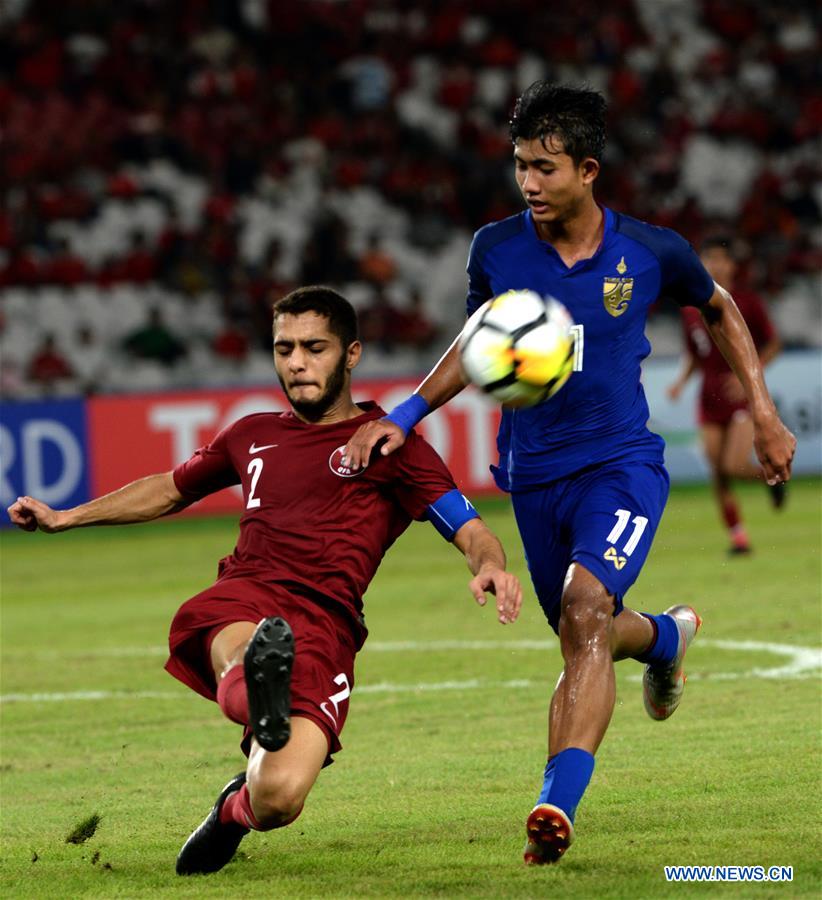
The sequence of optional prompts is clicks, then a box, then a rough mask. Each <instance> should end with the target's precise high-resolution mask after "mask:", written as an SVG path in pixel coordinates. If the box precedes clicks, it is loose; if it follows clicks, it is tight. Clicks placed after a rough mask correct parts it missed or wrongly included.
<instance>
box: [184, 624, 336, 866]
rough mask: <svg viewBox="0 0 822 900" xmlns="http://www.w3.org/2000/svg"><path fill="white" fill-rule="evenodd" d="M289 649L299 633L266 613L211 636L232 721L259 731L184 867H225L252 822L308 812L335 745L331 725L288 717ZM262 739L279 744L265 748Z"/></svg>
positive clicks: (259, 824) (188, 847) (196, 835)
mask: <svg viewBox="0 0 822 900" xmlns="http://www.w3.org/2000/svg"><path fill="white" fill-rule="evenodd" d="M289 653H290V654H291V656H293V640H292V638H291V632H290V629H289V628H288V626H287V624H286V623H285V622H284V621H283V620H282V619H264V620H263V621H262V622H261V623H260V624H259V625H255V624H254V623H253V622H235V623H233V624H231V625H228V626H227V627H226V628H224V629H222V631H220V632H219V633H218V635H217V636H216V637H215V639H214V641H213V642H212V645H211V661H212V666H213V668H214V672H215V675H216V677H217V679H218V690H217V699H218V702H219V704H220V707H221V709H222V710H223V712H224V713H225V715H226V716H227V717H228V718H229V719H231V720H232V721H235V722H239V723H240V724H245V725H249V724H250V725H251V726H252V728H253V730H254V732H255V737H254V739H253V741H252V743H251V750H250V753H249V760H248V768H247V770H246V772H243V773H240V774H239V775H237V776H235V778H233V779H232V780H231V781H230V782H229V783H228V784H227V785H226V786H225V788H224V789H223V790H222V792H221V793H220V795H219V797H218V798H217V802H216V803H215V805H214V807H213V808H212V810H211V812H210V813H209V814H208V816H207V817H206V819H205V820H204V821H203V822H202V824H201V825H200V826H199V827H198V828H197V829H196V830H195V831H194V832H193V833H192V835H191V836H190V837H189V839H188V840H187V841H186V843H185V845H184V846H183V848H182V850H181V851H180V854H179V856H178V858H177V872H178V874H181V875H189V874H194V873H202V872H215V871H217V870H218V869H221V868H222V867H223V866H224V865H225V864H226V863H227V862H229V860H230V859H231V858H232V857H233V855H234V853H235V851H236V849H237V847H238V846H239V843H240V841H241V840H242V838H243V837H244V836H245V835H246V834H248V831H249V829H254V830H258V831H268V830H270V829H272V828H281V827H283V826H284V825H288V824H290V823H291V822H293V821H294V819H296V818H297V816H298V815H299V814H300V812H301V811H302V808H303V804H304V802H305V799H306V797H307V796H308V793H309V791H310V790H311V788H312V787H313V785H314V782H315V781H316V779H317V776H318V775H319V772H320V770H321V769H322V767H323V764H324V763H325V760H326V757H327V754H328V749H329V747H328V738H327V736H326V734H325V732H323V730H322V729H321V728H320V727H319V726H318V725H317V724H315V723H314V722H313V721H311V720H310V719H307V718H302V717H296V716H295V717H294V719H293V720H290V719H289V716H288V697H289V690H288V687H289V684H288V682H289V677H290V672H291V666H290V658H284V657H288V654H289ZM249 682H250V684H249ZM283 708H284V709H285V713H283ZM284 726H285V727H284ZM260 738H262V740H264V741H266V743H267V744H268V745H269V746H271V745H273V746H276V747H278V749H275V750H268V749H266V748H265V747H264V746H262V745H261V742H260ZM283 744H284V745H283Z"/></svg>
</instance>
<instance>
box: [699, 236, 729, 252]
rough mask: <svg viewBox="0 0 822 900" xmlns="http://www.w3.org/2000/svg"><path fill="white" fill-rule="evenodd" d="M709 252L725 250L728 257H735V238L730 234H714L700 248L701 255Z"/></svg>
mask: <svg viewBox="0 0 822 900" xmlns="http://www.w3.org/2000/svg"><path fill="white" fill-rule="evenodd" d="M709 250H724V251H725V252H726V253H727V254H728V256H733V255H734V249H733V238H732V237H731V236H730V235H728V234H712V235H711V236H710V237H706V238H705V240H704V241H703V242H702V244H701V245H700V247H699V252H700V253H707V252H708V251H709Z"/></svg>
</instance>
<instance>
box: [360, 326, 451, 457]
mask: <svg viewBox="0 0 822 900" xmlns="http://www.w3.org/2000/svg"><path fill="white" fill-rule="evenodd" d="M458 340H459V336H457V337H456V338H454V341H453V343H452V344H451V346H450V347H449V348H448V349H447V350H446V351H445V353H444V354H443V356H442V357H441V358H440V360H439V362H438V363H437V364H436V365H435V366H434V368H433V369H432V370H431V371H430V372H429V373H428V375H426V377H425V379H424V380H423V382H422V384H420V386H419V387H418V388H417V389H416V391H414V393H415V394H418V395H419V396H420V397H422V398H423V399H424V400H425V402H426V404H427V405H428V407H429V408H428V410H427V412H431V411H433V410H435V409H438V408H439V407H440V406H442V405H443V404H444V403H447V402H448V401H449V400H450V399H451V398H452V397H455V396H456V395H457V394H458V393H459V392H460V391H461V390H462V389H463V388H464V387H465V385H466V382H465V381H464V379H463V377H462V369H461V367H460V358H459V350H458V349H457V341H458ZM406 402H408V401H406ZM406 433H407V429H406V430H403V429H402V428H401V427H400V426H399V425H397V424H395V423H394V422H392V421H391V420H390V419H373V420H372V421H371V422H366V423H365V425H360V427H359V428H358V429H357V430H356V431H355V432H354V434H353V435H351V437H350V438H349V439H348V443H347V444H346V446H345V450H344V451H343V455H344V456H345V458H346V460H347V462H348V465H349V466H351V468H352V469H354V470H356V469H359V468H360V467H363V466H367V465H368V460H369V459H370V458H371V453H372V451H373V450H374V447H375V446H376V445H377V444H378V443H379V442H380V441H382V442H383V444H382V446H381V447H380V453H382V455H383V456H388V454H389V453H393V452H394V451H395V450H397V449H398V448H399V447H402V445H403V444H404V443H405V435H406Z"/></svg>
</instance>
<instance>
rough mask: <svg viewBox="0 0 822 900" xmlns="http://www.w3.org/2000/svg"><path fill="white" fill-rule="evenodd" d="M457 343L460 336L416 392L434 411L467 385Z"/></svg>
mask: <svg viewBox="0 0 822 900" xmlns="http://www.w3.org/2000/svg"><path fill="white" fill-rule="evenodd" d="M457 341H459V335H457V337H455V338H454V341H453V343H452V344H451V346H450V347H449V348H448V349H447V350H446V351H445V353H444V354H443V355H442V356H441V357H440V360H439V362H438V363H437V364H436V365H435V366H434V368H433V369H431V371H430V372H429V373H428V374H427V375H426V376H425V379H424V380H423V382H422V384H420V386H419V387H418V388H417V390H416V392H415V393H417V394H420V395H421V396H423V397H425V399H426V400H427V401H428V405H429V406H430V407H431V409H432V410H435V409H439V407H441V406H443V405H444V404H446V403H447V402H448V401H449V400H451V399H452V398H454V397H456V396H457V394H458V393H459V392H460V391H461V390H462V389H463V388H464V387H465V385H466V384H467V382H466V381H465V379H464V378H463V375H462V368H461V366H460V354H459V350H458V349H457Z"/></svg>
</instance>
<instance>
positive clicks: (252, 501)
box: [245, 456, 263, 509]
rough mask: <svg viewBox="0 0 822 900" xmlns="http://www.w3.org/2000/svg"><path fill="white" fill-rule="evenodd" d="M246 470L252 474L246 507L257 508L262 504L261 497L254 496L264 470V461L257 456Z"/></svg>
mask: <svg viewBox="0 0 822 900" xmlns="http://www.w3.org/2000/svg"><path fill="white" fill-rule="evenodd" d="M246 471H247V472H248V474H249V475H250V476H251V488H250V490H249V492H248V503H246V505H245V508H246V509H256V508H257V507H258V506H259V505H260V498H259V497H255V496H254V491H255V490H256V489H257V482H258V481H259V480H260V475H261V473H262V471H263V461H262V460H261V459H260V457H259V456H255V457H254V459H252V460H251V462H250V463H249V464H248V469H247V470H246Z"/></svg>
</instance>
